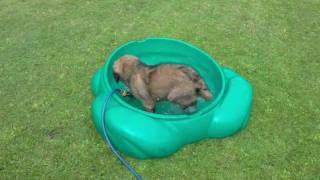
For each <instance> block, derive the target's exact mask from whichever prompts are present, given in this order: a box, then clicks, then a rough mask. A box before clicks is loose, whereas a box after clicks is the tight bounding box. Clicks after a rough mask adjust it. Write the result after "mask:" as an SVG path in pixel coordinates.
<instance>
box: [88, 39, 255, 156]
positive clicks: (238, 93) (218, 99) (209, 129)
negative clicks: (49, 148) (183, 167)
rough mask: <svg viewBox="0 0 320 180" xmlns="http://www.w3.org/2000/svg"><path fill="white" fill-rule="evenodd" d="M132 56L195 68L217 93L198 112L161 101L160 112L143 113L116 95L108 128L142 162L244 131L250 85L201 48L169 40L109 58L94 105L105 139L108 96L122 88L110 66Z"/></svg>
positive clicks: (131, 45)
mask: <svg viewBox="0 0 320 180" xmlns="http://www.w3.org/2000/svg"><path fill="white" fill-rule="evenodd" d="M125 54H132V55H135V56H137V57H139V58H140V59H141V61H143V62H144V63H146V64H150V65H152V64H159V63H180V64H186V65H189V66H191V67H193V68H194V69H195V70H196V71H197V72H198V73H199V74H200V75H201V77H202V78H203V79H204V80H205V82H206V83H207V85H208V87H209V89H210V90H211V92H213V94H214V98H213V99H212V100H211V101H205V100H203V99H201V98H199V99H198V103H197V111H196V112H195V113H193V114H185V113H183V112H182V111H181V110H180V108H179V107H178V106H177V105H174V104H173V103H170V102H160V103H158V104H157V105H156V112H155V113H149V112H146V111H144V110H143V107H142V105H141V103H140V102H139V101H138V100H136V99H135V98H132V97H131V98H130V97H122V96H120V95H119V94H115V95H114V96H113V97H112V99H111V100H110V102H109V104H108V109H107V111H106V119H105V120H104V121H105V122H106V126H107V130H108V134H109V137H110V139H111V142H112V143H113V145H114V146H115V147H116V148H117V149H118V150H120V151H122V152H123V153H125V154H127V155H129V156H132V157H136V158H139V159H146V158H154V157H165V156H168V155H170V154H172V153H174V152H176V151H177V150H179V148H181V147H182V146H183V145H185V144H189V143H192V142H195V141H199V140H201V139H205V138H222V137H226V136H230V135H232V134H234V133H236V132H238V131H239V130H241V129H243V128H244V127H245V126H246V124H247V122H248V119H249V114H250V111H251V104H252V97H253V94H252V93H253V92H252V88H251V85H250V84H249V82H248V81H247V80H246V79H244V78H243V77H241V76H240V75H239V74H237V73H235V72H234V71H232V70H231V69H228V68H225V67H221V66H220V65H219V64H218V63H217V62H216V61H215V60H214V59H213V58H212V57H211V56H210V55H208V54H207V53H206V52H204V51H203V50H201V49H199V48H197V47H195V46H193V45H190V44H188V43H186V42H183V41H180V40H176V39H168V38H147V39H144V40H140V41H130V42H128V43H126V44H124V45H122V46H120V47H119V48H117V49H116V50H115V51H113V52H112V54H111V55H110V56H109V57H108V59H107V61H106V63H105V65H104V66H103V67H102V68H100V69H99V70H98V71H97V72H96V73H95V75H94V76H93V79H92V91H93V94H94V96H95V97H96V98H95V100H94V102H93V103H92V113H93V121H94V124H95V126H96V128H97V130H98V132H99V133H100V135H101V136H103V130H102V124H101V118H102V117H101V114H102V113H101V112H102V108H103V104H104V101H105V98H106V96H107V95H108V94H109V93H110V92H111V91H112V90H113V89H115V88H123V84H118V83H116V81H115V80H114V77H113V72H112V64H113V62H114V61H115V60H117V59H118V58H119V57H120V56H122V55H125Z"/></svg>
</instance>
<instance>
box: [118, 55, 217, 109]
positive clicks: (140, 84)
mask: <svg viewBox="0 0 320 180" xmlns="http://www.w3.org/2000/svg"><path fill="white" fill-rule="evenodd" d="M113 72H114V77H115V79H116V81H117V82H118V81H119V80H121V81H123V82H124V83H125V84H126V85H127V86H128V87H129V89H130V91H131V93H132V94H133V96H134V97H135V98H137V99H139V100H140V101H141V102H142V103H143V106H144V108H145V110H146V111H149V112H154V111H155V109H154V108H155V103H156V102H157V101H162V100H169V101H171V102H174V103H177V104H179V105H180V106H181V108H183V109H186V108H188V107H190V106H193V105H196V103H197V96H201V97H203V98H204V99H206V100H210V99H211V98H212V93H211V92H210V91H209V90H208V87H207V85H206V84H205V82H204V81H203V80H202V79H201V77H200V76H199V74H198V73H197V72H196V71H195V70H193V69H192V68H190V67H188V66H185V65H181V64H159V65H155V66H149V65H146V64H144V63H142V62H141V61H140V60H139V58H138V57H135V56H132V55H124V56H122V57H120V58H119V59H117V60H116V61H115V62H114V64H113Z"/></svg>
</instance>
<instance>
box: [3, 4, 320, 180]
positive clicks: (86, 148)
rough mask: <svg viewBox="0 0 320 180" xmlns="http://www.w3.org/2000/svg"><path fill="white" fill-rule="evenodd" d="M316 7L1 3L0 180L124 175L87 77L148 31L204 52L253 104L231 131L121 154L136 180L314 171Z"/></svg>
mask: <svg viewBox="0 0 320 180" xmlns="http://www.w3.org/2000/svg"><path fill="white" fill-rule="evenodd" d="M319 12H320V1H319V0H309V1H305V2H303V1H298V0H291V1H287V0H261V1H255V0H243V1H241V2H240V1H235V2H231V1H218V0H199V1H192V0H171V1H148V0H123V1H119V0H92V1H89V0H86V1H85V0H55V1H42V0H0V80H1V85H0V179H16V178H17V179H38V178H40V179H78V178H81V179H87V178H89V179H101V178H107V179H129V178H131V177H132V176H131V175H130V174H129V172H128V171H127V170H126V169H125V168H124V167H123V166H122V165H121V164H120V163H119V161H118V160H117V159H116V158H115V156H114V155H113V154H112V153H111V151H110V150H109V149H107V147H106V145H105V144H104V142H103V140H102V139H101V138H100V137H99V136H98V134H97V132H96V130H95V128H94V126H93V123H92V120H91V112H90V106H91V101H92V100H93V97H92V95H91V92H90V80H91V77H92V75H93V73H94V72H95V71H96V70H97V68H99V67H100V66H102V65H103V64H104V60H105V57H106V55H108V54H109V53H110V52H111V51H112V50H113V49H114V48H115V47H117V46H119V45H121V44H122V43H125V42H127V41H129V40H133V39H142V38H144V37H148V36H161V37H173V38H177V39H181V40H184V41H187V42H189V43H192V44H194V45H196V46H198V47H200V48H202V49H204V50H206V51H207V52H208V53H210V54H211V55H213V57H215V58H216V59H217V60H218V61H219V63H220V64H222V65H223V66H228V67H231V68H233V69H234V70H236V71H237V72H239V73H240V74H242V75H243V76H244V77H246V78H247V79H248V80H249V81H250V82H251V83H252V85H253V87H254V103H253V110H252V114H251V118H250V122H249V124H248V127H247V128H246V129H245V130H244V131H242V132H240V133H238V134H236V135H234V136H232V137H229V138H224V139H209V140H204V141H200V142H198V143H194V144H191V145H187V146H184V147H183V148H182V149H181V150H180V151H178V152H177V153H175V154H174V155H172V156H170V157H168V158H162V159H153V160H144V161H141V160H136V159H133V158H129V157H127V159H128V160H129V161H130V162H131V163H132V165H133V166H134V167H135V168H136V170H137V171H138V172H139V173H141V175H142V176H143V177H145V178H146V179H191V178H192V177H193V178H194V179H260V178H262V179H270V178H274V179H289V178H290V179H291V178H295V179H318V178H319V177H320V109H319V107H320V48H319V47H320V38H319V37H320V13H319ZM239 108H241V107H239Z"/></svg>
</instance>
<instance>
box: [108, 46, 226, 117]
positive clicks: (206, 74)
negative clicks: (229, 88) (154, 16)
mask: <svg viewBox="0 0 320 180" xmlns="http://www.w3.org/2000/svg"><path fill="white" fill-rule="evenodd" d="M139 46H141V43H135V44H134V46H129V48H123V49H120V50H119V51H118V52H117V53H116V54H114V56H113V57H112V59H111V62H112V63H113V62H114V61H115V60H116V59H118V58H119V57H120V56H122V55H125V54H132V55H135V56H137V57H139V59H140V60H141V61H142V62H143V63H145V64H148V65H155V64H165V63H175V64H185V65H187V66H189V67H192V68H193V69H194V70H196V71H197V72H198V73H199V74H200V76H201V77H202V78H203V79H204V81H205V82H206V84H207V86H208V88H209V90H210V91H211V92H212V94H213V99H212V100H210V101H206V100H204V99H203V98H200V97H198V100H197V105H196V107H193V108H188V109H187V110H182V109H181V108H180V106H179V105H177V104H174V103H171V102H169V101H160V102H157V103H156V107H155V111H156V112H155V113H157V114H165V115H169V114H170V115H179V114H192V113H195V112H197V110H200V109H203V108H205V107H206V106H208V105H209V104H210V103H212V101H214V100H215V97H217V96H218V94H219V93H221V89H222V77H221V74H220V72H219V67H217V65H216V64H215V63H213V61H212V59H210V58H209V57H208V56H204V55H203V54H202V53H199V51H194V49H193V48H191V49H190V48H188V47H187V48H186V49H184V48H181V46H179V47H180V48H176V45H175V48H174V47H171V48H170V46H169V47H168V45H166V47H167V48H166V49H165V50H164V49H162V50H159V48H156V49H157V50H158V51H150V50H149V51H142V52H139V49H143V48H144V47H139ZM130 47H133V49H132V48H130ZM112 63H110V64H109V67H108V78H107V79H108V81H109V83H110V85H111V87H120V88H123V89H128V88H127V87H125V85H124V84H123V83H121V82H119V83H117V82H115V80H114V77H113V74H112ZM120 98H121V99H122V100H123V101H125V102H127V103H128V104H129V105H131V106H133V107H135V108H138V109H141V110H144V108H143V106H142V103H141V102H140V101H139V100H138V99H136V98H134V97H132V96H131V97H130V96H129V97H122V96H120ZM193 109H196V110H195V111H194V110H193Z"/></svg>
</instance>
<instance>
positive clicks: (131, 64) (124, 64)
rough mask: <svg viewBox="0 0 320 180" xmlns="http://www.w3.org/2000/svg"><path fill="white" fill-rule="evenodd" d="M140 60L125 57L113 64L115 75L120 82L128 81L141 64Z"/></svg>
mask: <svg viewBox="0 0 320 180" xmlns="http://www.w3.org/2000/svg"><path fill="white" fill-rule="evenodd" d="M139 62H140V61H139V58H137V57H135V56H132V55H124V56H122V57H120V58H119V59H117V60H116V61H115V62H114V63H113V75H114V77H115V79H116V81H117V82H118V81H119V79H121V80H124V81H126V80H128V79H129V78H130V76H131V75H132V73H133V72H134V71H135V69H136V67H137V66H136V65H137V64H138V63H139Z"/></svg>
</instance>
